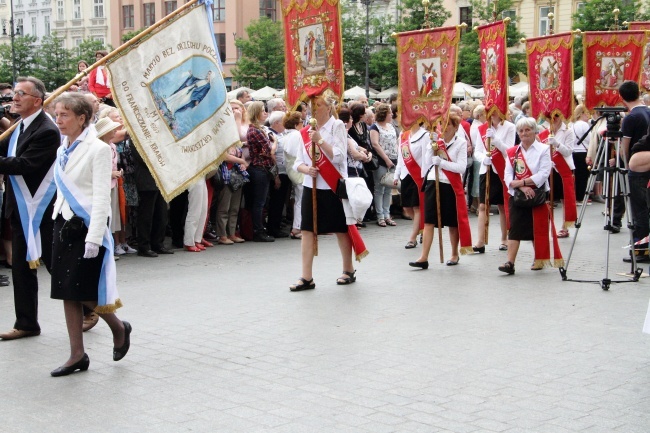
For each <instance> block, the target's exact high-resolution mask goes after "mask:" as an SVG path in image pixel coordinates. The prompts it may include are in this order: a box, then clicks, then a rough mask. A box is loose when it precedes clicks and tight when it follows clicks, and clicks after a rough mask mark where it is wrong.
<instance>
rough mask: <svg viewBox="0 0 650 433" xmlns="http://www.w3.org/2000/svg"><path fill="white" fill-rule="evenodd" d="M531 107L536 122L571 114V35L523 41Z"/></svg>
mask: <svg viewBox="0 0 650 433" xmlns="http://www.w3.org/2000/svg"><path fill="white" fill-rule="evenodd" d="M526 57H527V64H528V80H529V84H530V108H531V114H532V116H533V117H534V118H535V119H539V118H540V117H544V118H546V119H551V118H552V117H553V116H554V115H555V114H559V115H560V116H562V117H563V118H564V119H565V120H568V119H570V118H571V115H572V114H573V33H570V32H569V33H561V34H557V35H549V36H542V37H539V38H530V39H527V40H526Z"/></svg>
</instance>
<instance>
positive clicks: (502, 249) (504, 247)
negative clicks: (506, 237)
mask: <svg viewBox="0 0 650 433" xmlns="http://www.w3.org/2000/svg"><path fill="white" fill-rule="evenodd" d="M499 251H508V245H506V244H501V245H499Z"/></svg>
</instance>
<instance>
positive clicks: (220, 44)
mask: <svg viewBox="0 0 650 433" xmlns="http://www.w3.org/2000/svg"><path fill="white" fill-rule="evenodd" d="M214 37H215V39H216V40H217V48H218V49H219V58H220V59H221V61H222V62H225V61H226V34H225V33H215V34H214Z"/></svg>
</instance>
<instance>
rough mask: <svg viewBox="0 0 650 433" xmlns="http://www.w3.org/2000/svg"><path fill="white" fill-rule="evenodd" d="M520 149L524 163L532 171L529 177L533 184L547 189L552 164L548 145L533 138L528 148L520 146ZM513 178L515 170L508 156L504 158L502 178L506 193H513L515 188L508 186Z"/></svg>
mask: <svg viewBox="0 0 650 433" xmlns="http://www.w3.org/2000/svg"><path fill="white" fill-rule="evenodd" d="M520 151H521V153H522V155H523V156H524V159H525V160H526V165H527V166H528V168H529V169H530V171H531V173H533V175H532V176H531V179H532V180H533V182H535V186H537V187H538V188H541V187H544V191H548V190H549V187H548V177H549V175H550V174H551V167H552V166H553V164H552V163H551V152H550V147H548V146H547V145H545V144H542V143H540V142H539V141H537V140H535V141H534V142H533V144H531V145H530V147H529V148H528V150H525V149H524V147H523V146H521V148H520ZM514 178H515V172H514V169H513V168H512V164H510V158H506V169H505V175H504V180H505V183H506V185H508V194H510V195H512V196H514V195H515V189H514V188H512V187H510V183H511V182H512V181H513V180H514Z"/></svg>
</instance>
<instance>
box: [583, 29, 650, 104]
mask: <svg viewBox="0 0 650 433" xmlns="http://www.w3.org/2000/svg"><path fill="white" fill-rule="evenodd" d="M647 42H648V41H647V38H646V35H645V32H644V31H629V30H628V31H617V32H584V33H583V34H582V44H583V47H584V55H583V57H584V58H583V65H584V66H583V68H584V76H585V106H586V107H587V108H588V109H589V110H591V109H593V108H594V107H596V106H603V105H604V106H615V105H621V97H620V95H619V94H618V88H619V86H620V85H621V84H622V83H623V81H626V80H633V81H636V82H637V83H639V82H642V81H641V72H642V67H641V61H642V58H643V52H644V50H645V49H646V46H647ZM642 84H643V83H642Z"/></svg>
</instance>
